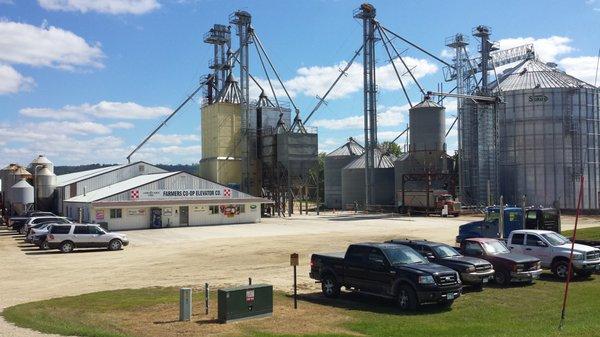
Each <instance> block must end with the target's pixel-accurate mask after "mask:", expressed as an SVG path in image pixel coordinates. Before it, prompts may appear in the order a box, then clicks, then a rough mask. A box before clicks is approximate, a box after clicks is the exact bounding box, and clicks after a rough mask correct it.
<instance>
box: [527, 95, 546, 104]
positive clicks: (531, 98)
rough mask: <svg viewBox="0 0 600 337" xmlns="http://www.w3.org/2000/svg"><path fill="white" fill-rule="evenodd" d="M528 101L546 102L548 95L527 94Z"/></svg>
mask: <svg viewBox="0 0 600 337" xmlns="http://www.w3.org/2000/svg"><path fill="white" fill-rule="evenodd" d="M529 102H548V96H546V95H531V96H529Z"/></svg>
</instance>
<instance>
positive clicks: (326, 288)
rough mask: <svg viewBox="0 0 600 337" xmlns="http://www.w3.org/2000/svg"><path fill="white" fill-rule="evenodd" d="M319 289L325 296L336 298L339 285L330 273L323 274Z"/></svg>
mask: <svg viewBox="0 0 600 337" xmlns="http://www.w3.org/2000/svg"><path fill="white" fill-rule="evenodd" d="M321 290H322V291H323V295H325V297H327V298H336V297H338V296H340V285H339V284H338V283H337V281H336V279H335V277H333V276H332V275H325V277H323V279H322V280H321Z"/></svg>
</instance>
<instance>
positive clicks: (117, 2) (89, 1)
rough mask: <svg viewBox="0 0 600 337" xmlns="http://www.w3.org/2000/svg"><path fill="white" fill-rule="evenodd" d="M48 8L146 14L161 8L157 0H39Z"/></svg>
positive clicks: (85, 11) (82, 11) (83, 11)
mask: <svg viewBox="0 0 600 337" xmlns="http://www.w3.org/2000/svg"><path fill="white" fill-rule="evenodd" d="M38 2H39V4H40V6H42V7H43V8H45V9H47V10H54V11H71V12H81V13H87V12H98V13H104V14H135V15H139V14H145V13H148V12H151V11H153V10H156V9H158V8H160V4H159V3H158V2H157V1H156V0H38Z"/></svg>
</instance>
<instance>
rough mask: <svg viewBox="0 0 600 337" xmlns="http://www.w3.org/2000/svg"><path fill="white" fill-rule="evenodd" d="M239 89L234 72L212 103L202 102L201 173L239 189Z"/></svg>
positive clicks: (202, 175)
mask: <svg viewBox="0 0 600 337" xmlns="http://www.w3.org/2000/svg"><path fill="white" fill-rule="evenodd" d="M239 99H240V89H239V87H238V85H237V82H236V81H235V80H234V79H233V76H231V74H230V75H229V77H228V78H227V80H226V82H225V88H224V90H223V91H222V92H221V93H220V95H219V97H217V98H216V100H215V102H214V103H212V104H206V105H203V106H202V111H201V120H200V128H201V136H202V159H201V160H200V176H201V177H202V178H206V179H208V180H212V181H214V182H217V183H219V184H223V185H227V186H231V187H233V188H236V189H239V187H240V184H241V178H242V176H241V174H242V173H241V150H240V143H241V105H240V101H239Z"/></svg>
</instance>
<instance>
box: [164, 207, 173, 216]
mask: <svg viewBox="0 0 600 337" xmlns="http://www.w3.org/2000/svg"><path fill="white" fill-rule="evenodd" d="M162 215H164V216H171V215H173V209H172V208H171V207H168V208H163V209H162Z"/></svg>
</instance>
